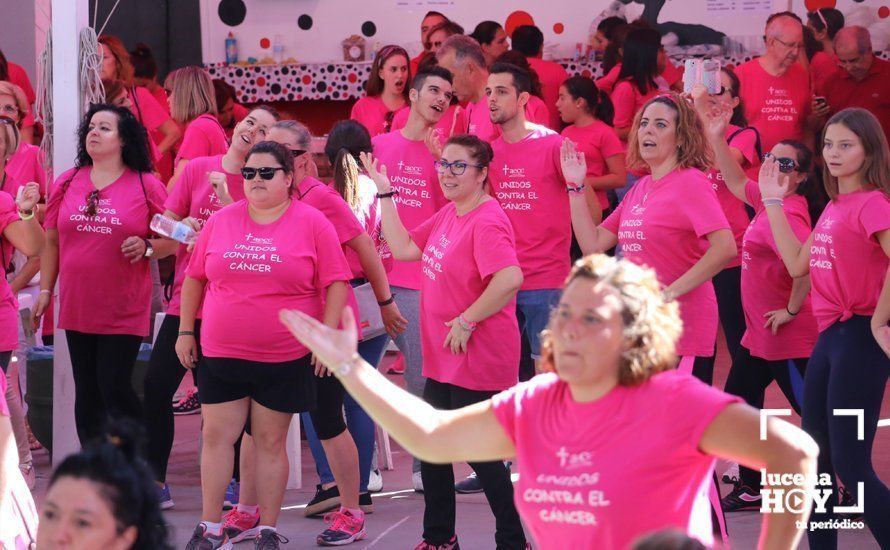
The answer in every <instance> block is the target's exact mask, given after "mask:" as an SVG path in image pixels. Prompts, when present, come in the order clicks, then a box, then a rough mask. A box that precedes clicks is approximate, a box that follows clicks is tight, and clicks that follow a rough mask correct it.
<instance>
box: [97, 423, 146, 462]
mask: <svg viewBox="0 0 890 550" xmlns="http://www.w3.org/2000/svg"><path fill="white" fill-rule="evenodd" d="M102 444H103V445H110V446H112V447H115V448H116V449H117V450H119V451H120V452H121V453H122V454H123V455H124V456H125V457H126V458H127V460H129V461H130V462H135V461H136V460H137V459H139V458H141V457H142V456H143V451H144V446H145V429H144V428H143V427H142V426H141V425H140V424H139V423H137V422H136V421H134V420H132V419H129V418H122V419H120V420H116V421H114V422H112V423H111V424H109V425H108V429H107V430H106V432H105V441H104V442H103V443H102Z"/></svg>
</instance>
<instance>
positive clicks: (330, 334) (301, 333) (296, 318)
mask: <svg viewBox="0 0 890 550" xmlns="http://www.w3.org/2000/svg"><path fill="white" fill-rule="evenodd" d="M278 318H279V319H280V320H281V322H282V323H284V326H286V327H287V328H288V330H290V332H291V334H293V335H294V337H295V338H296V339H297V340H299V341H300V343H301V344H303V345H304V346H306V347H307V348H309V351H311V352H312V354H313V355H314V356H315V359H316V362H321V363H322V364H323V365H325V366H327V367H328V368H331V367H333V366H336V365H339V364H341V363H343V362H344V361H346V360H347V359H350V358H351V357H352V356H354V355H355V353H356V350H357V349H358V333H357V332H356V328H355V316H354V315H353V313H352V308H351V307H349V306H346V307H345V308H343V314H342V316H341V318H340V324H341V325H342V326H343V327H344V328H343V329H336V328H331V327H329V326H327V325H325V324H324V323H322V322H320V321H318V320H317V319H315V318H313V317H311V316H309V315H306V314H305V313H303V312H302V311H297V310H290V309H282V310H281V311H280V312H279V314H278Z"/></svg>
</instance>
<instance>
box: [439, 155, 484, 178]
mask: <svg viewBox="0 0 890 550" xmlns="http://www.w3.org/2000/svg"><path fill="white" fill-rule="evenodd" d="M467 166H472V167H474V168H483V167H482V166H481V165H479V164H469V163H468V162H466V161H463V160H456V161H454V162H448V161H447V160H445V159H439V160H437V161H436V172H438V173H440V174H442V173H444V172H445V170H451V175H452V176H462V175H464V172H466V171H467Z"/></svg>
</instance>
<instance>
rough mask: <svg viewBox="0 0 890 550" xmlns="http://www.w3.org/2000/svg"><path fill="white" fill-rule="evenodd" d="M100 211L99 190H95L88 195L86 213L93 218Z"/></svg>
mask: <svg viewBox="0 0 890 550" xmlns="http://www.w3.org/2000/svg"><path fill="white" fill-rule="evenodd" d="M98 209H99V190H98V189H93V190H92V191H90V192H89V193H88V194H87V208H86V210H85V211H84V214H86V215H87V216H89V217H91V218H92V217H93V216H95V215H96V211H97V210H98Z"/></svg>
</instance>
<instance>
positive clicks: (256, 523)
mask: <svg viewBox="0 0 890 550" xmlns="http://www.w3.org/2000/svg"><path fill="white" fill-rule="evenodd" d="M259 527H260V515H259V514H256V515H254V514H248V513H247V512H242V511H240V510H238V507H237V506H236V507H235V508H232V509H231V510H229V512H228V513H227V514H226V515H225V516H224V517H223V524H222V528H223V533H225V534H226V535H228V537H229V540H230V541H232V542H233V543H234V542H241V541H242V540H245V539H250V538H254V537H256V536H257V535H259V534H260V529H259Z"/></svg>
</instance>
